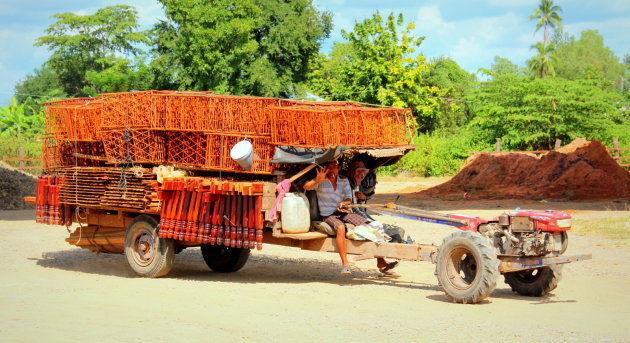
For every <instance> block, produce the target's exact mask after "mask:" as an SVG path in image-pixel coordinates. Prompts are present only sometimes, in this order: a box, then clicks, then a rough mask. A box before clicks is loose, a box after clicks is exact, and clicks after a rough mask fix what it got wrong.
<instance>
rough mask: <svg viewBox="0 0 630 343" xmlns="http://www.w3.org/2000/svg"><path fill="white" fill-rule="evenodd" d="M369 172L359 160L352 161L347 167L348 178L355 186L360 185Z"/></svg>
mask: <svg viewBox="0 0 630 343" xmlns="http://www.w3.org/2000/svg"><path fill="white" fill-rule="evenodd" d="M369 171H370V170H369V169H367V168H366V167H365V163H363V161H361V160H353V161H352V162H350V166H349V167H348V176H349V177H351V178H352V179H353V180H354V181H355V182H356V183H357V184H359V183H361V181H363V179H364V178H365V176H366V175H367V174H368V172H369Z"/></svg>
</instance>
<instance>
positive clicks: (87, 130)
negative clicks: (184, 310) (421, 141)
mask: <svg viewBox="0 0 630 343" xmlns="http://www.w3.org/2000/svg"><path fill="white" fill-rule="evenodd" d="M46 114H47V120H46V129H47V131H46V132H47V133H46V135H45V137H44V148H43V151H44V156H45V165H44V168H45V169H46V170H47V171H52V170H56V169H59V168H63V167H70V166H105V165H117V164H120V163H121V162H126V163H127V164H130V163H135V164H148V165H160V164H172V165H179V166H186V167H189V168H194V169H200V170H215V171H230V172H241V173H254V174H270V173H271V172H272V171H273V165H271V164H270V163H269V161H270V160H271V159H272V157H273V154H274V151H275V147H276V146H278V145H283V146H297V147H307V148H328V147H334V146H337V145H346V146H350V147H382V146H401V145H407V144H409V143H410V142H411V138H412V136H413V133H414V131H415V126H414V125H415V124H414V123H415V122H414V120H413V117H412V115H411V112H410V111H409V110H407V109H397V108H371V107H365V106H359V105H357V104H355V103H351V102H308V101H294V100H284V99H277V98H264V97H248V96H232V95H216V94H212V93H210V92H179V91H144V92H128V93H107V94H103V95H102V96H101V97H98V98H78V99H70V100H62V101H55V102H49V103H46ZM244 139H247V140H249V141H250V142H251V143H252V145H253V147H254V161H253V166H252V169H251V170H248V171H244V170H242V169H241V168H240V166H239V165H238V164H237V163H236V162H235V161H233V160H232V159H231V158H230V150H231V148H232V147H233V146H234V145H235V144H236V143H237V142H239V141H241V140H244Z"/></svg>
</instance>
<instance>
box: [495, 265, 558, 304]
mask: <svg viewBox="0 0 630 343" xmlns="http://www.w3.org/2000/svg"><path fill="white" fill-rule="evenodd" d="M561 278H562V266H561V265H557V264H556V265H551V266H546V267H541V268H536V269H529V270H522V271H518V272H511V273H505V283H507V284H508V285H510V287H512V290H513V291H514V292H516V293H518V294H520V295H524V296H528V297H541V296H543V295H545V294H547V293H549V292H551V291H553V290H554V289H556V287H558V281H560V279H561Z"/></svg>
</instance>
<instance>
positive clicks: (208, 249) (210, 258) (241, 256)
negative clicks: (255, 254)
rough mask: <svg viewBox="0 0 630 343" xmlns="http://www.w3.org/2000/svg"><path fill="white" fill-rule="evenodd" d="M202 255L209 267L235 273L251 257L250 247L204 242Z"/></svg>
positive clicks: (219, 271) (222, 271) (216, 270)
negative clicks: (234, 246)
mask: <svg viewBox="0 0 630 343" xmlns="http://www.w3.org/2000/svg"><path fill="white" fill-rule="evenodd" d="M201 255H202V256H203V260H204V261H205V262H206V264H207V265H208V267H210V269H212V270H213V271H215V272H218V273H233V272H235V271H238V270H239V269H241V268H243V266H244V265H245V263H246V262H247V259H248V258H249V249H244V248H230V247H226V246H223V245H211V244H202V245H201Z"/></svg>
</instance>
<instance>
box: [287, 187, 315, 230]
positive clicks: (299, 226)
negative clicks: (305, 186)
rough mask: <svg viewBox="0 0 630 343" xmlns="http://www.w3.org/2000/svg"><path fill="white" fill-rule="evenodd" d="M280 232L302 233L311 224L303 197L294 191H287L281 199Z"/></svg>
mask: <svg viewBox="0 0 630 343" xmlns="http://www.w3.org/2000/svg"><path fill="white" fill-rule="evenodd" d="M281 219H282V232H284V233H304V232H308V230H309V228H310V226H311V214H310V212H309V210H308V206H307V205H306V202H305V201H304V199H303V198H302V197H300V196H298V195H297V194H295V193H287V194H286V195H285V196H284V199H282V212H281Z"/></svg>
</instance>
